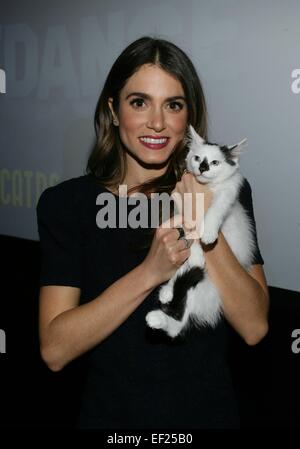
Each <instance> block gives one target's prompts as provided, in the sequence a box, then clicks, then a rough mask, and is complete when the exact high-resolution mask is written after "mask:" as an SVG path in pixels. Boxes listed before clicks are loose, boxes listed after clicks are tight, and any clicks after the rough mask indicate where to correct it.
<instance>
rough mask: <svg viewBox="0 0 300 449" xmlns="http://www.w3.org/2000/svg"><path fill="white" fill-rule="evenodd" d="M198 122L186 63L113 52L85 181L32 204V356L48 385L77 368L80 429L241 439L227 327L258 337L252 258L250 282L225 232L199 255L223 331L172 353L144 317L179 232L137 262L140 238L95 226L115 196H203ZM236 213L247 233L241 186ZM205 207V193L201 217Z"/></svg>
mask: <svg viewBox="0 0 300 449" xmlns="http://www.w3.org/2000/svg"><path fill="white" fill-rule="evenodd" d="M206 122H207V120H206V107H205V100H204V95H203V92H202V87H201V83H200V81H199V79H198V76H197V74H196V71H195V69H194V67H193V64H192V63H191V61H190V60H189V58H188V57H187V56H186V54H185V53H184V52H182V51H181V50H180V49H179V48H178V47H176V46H175V45H173V44H172V43H170V42H167V41H164V40H159V39H153V38H150V37H144V38H141V39H139V40H137V41H135V42H133V43H132V44H131V45H130V46H129V47H128V48H126V49H125V50H124V51H123V52H122V54H121V55H120V56H119V58H118V59H117V60H116V62H115V63H114V65H113V67H112V69H111V71H110V73H109V75H108V77H107V80H106V82H105V85H104V88H103V91H102V93H101V96H100V98H99V101H98V105H97V109H96V113H95V128H96V134H97V144H96V146H95V148H94V149H93V151H92V153H91V155H90V157H89V161H88V166H87V174H86V175H84V176H81V177H78V178H73V179H70V180H67V181H64V182H62V183H60V184H58V185H56V186H54V187H51V188H48V189H46V191H44V192H43V194H42V195H41V198H40V200H39V203H38V206H37V214H38V224H39V233H40V239H41V245H42V249H43V267H42V274H41V283H40V285H41V289H40V341H41V354H42V357H43V359H44V361H45V362H46V364H47V365H48V366H49V368H50V369H51V370H53V371H59V370H61V369H62V368H63V367H64V366H65V365H67V364H68V363H69V362H71V361H72V360H74V359H76V358H77V357H79V356H81V355H83V354H86V357H87V360H88V374H87V380H86V384H85V387H84V392H83V398H82V404H81V411H80V418H79V426H80V427H90V428H130V427H131V428H139V427H140V428H142V427H143V428H167V427H169V428H179V427H187V428H230V427H237V426H238V425H239V424H238V423H239V421H238V414H237V409H236V402H235V398H234V394H233V388H232V384H231V378H230V375H229V369H228V366H227V359H226V338H227V323H230V325H231V326H232V327H233V328H234V329H235V330H236V331H237V332H238V333H239V334H240V335H241V337H242V338H243V339H244V340H245V341H246V342H247V343H248V344H249V345H254V344H256V343H258V342H259V341H260V340H261V339H262V338H263V337H264V335H265V334H266V332H267V328H268V326H267V313H268V289H267V285H266V280H265V276H264V272H263V269H262V264H263V259H262V258H261V255H260V252H259V249H258V247H257V248H256V255H255V258H254V260H253V265H252V268H251V270H250V272H249V273H248V272H246V271H245V270H244V268H243V267H242V266H241V265H240V264H239V262H238V261H237V259H236V258H235V256H234V255H233V253H232V252H231V250H230V248H229V246H228V245H227V243H226V241H225V239H224V237H223V235H222V233H221V232H220V234H219V237H218V240H217V243H216V244H215V245H214V246H213V247H210V248H205V258H206V266H207V270H208V274H209V276H210V277H211V279H212V281H213V282H214V283H215V285H216V286H217V288H218V289H219V291H220V293H221V297H222V300H223V304H224V316H225V318H226V320H225V319H223V320H222V321H221V322H220V323H219V325H218V326H217V327H216V328H214V329H211V328H207V329H203V330H202V331H199V330H192V331H191V332H190V333H188V334H186V335H185V336H183V337H181V338H179V337H178V338H175V339H174V340H172V339H170V338H169V337H167V336H166V335H165V334H164V333H163V332H162V331H155V330H153V329H150V328H148V327H147V325H146V322H145V316H146V314H147V312H148V311H150V310H153V308H154V306H155V301H156V295H155V294H156V292H157V287H158V286H159V285H160V284H161V283H163V282H165V281H167V280H168V279H169V278H170V277H171V276H172V275H173V274H174V272H175V271H176V270H177V268H178V267H179V266H180V265H181V264H182V263H183V262H184V261H185V260H186V258H187V257H188V256H189V254H190V249H189V248H188V247H187V245H186V244H185V243H186V242H185V241H184V240H183V239H179V233H178V229H176V228H175V226H174V227H170V228H163V227H162V226H160V227H158V228H157V229H156V230H154V233H153V234H152V237H153V238H152V241H151V244H150V248H149V247H148V248H146V249H142V250H141V251H136V250H134V249H132V243H134V244H136V245H137V246H139V244H142V243H144V238H145V234H144V233H143V232H142V230H141V229H139V228H138V229H130V228H105V229H99V228H98V227H97V225H96V220H95V217H96V215H97V212H98V211H99V207H98V206H97V204H96V198H97V196H98V195H99V193H110V192H111V193H112V194H113V197H114V200H115V201H116V202H117V203H118V202H120V201H121V200H123V199H121V198H120V197H118V195H117V190H118V186H119V185H120V184H126V185H127V186H128V190H129V192H134V191H136V190H138V191H140V192H145V193H147V194H149V193H150V192H162V191H165V192H169V193H171V192H172V191H177V192H179V193H180V194H183V193H184V192H194V193H196V192H204V190H203V186H200V184H198V183H197V182H196V180H195V179H194V177H193V176H192V175H190V174H183V170H184V158H185V154H186V148H185V145H184V136H185V134H186V131H187V127H188V125H189V124H192V125H193V126H194V128H195V129H196V130H197V131H198V132H199V134H201V135H202V136H204V137H206ZM155 139H156V140H155ZM157 139H158V140H157ZM130 189H132V190H131V191H130ZM240 201H241V202H242V203H243V204H244V207H246V208H247V209H248V211H249V214H250V215H251V216H252V219H253V221H254V216H253V210H252V202H251V189H250V186H249V184H248V183H245V185H244V186H243V189H242V191H241V194H240ZM209 203H210V194H209V192H207V191H206V193H205V210H206V209H207V208H208V207H209ZM173 224H174V223H173ZM254 225H255V222H254ZM254 229H255V227H254Z"/></svg>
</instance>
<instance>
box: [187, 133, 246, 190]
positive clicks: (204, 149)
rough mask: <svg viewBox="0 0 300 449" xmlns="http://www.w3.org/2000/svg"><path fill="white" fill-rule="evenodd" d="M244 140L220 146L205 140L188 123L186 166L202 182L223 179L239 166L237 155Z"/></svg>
mask: <svg viewBox="0 0 300 449" xmlns="http://www.w3.org/2000/svg"><path fill="white" fill-rule="evenodd" d="M246 140H247V139H244V140H242V141H241V142H239V143H237V144H236V145H231V146H226V145H223V146H220V145H218V144H215V143H209V142H206V141H205V140H204V139H203V138H202V137H201V136H199V134H197V133H196V131H195V130H194V128H193V127H192V126H191V125H190V126H189V136H188V140H187V141H188V145H189V152H188V154H187V157H186V168H187V170H188V171H189V172H191V173H193V174H194V175H195V176H196V178H197V180H198V181H200V182H202V183H209V182H216V183H217V182H221V181H224V180H225V179H227V178H229V177H230V176H231V175H233V173H234V172H236V171H237V169H238V168H239V156H240V154H241V150H242V147H244V145H245V143H246Z"/></svg>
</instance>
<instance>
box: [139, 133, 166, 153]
mask: <svg viewBox="0 0 300 449" xmlns="http://www.w3.org/2000/svg"><path fill="white" fill-rule="evenodd" d="M169 140H170V137H150V136H149V137H148V136H143V137H139V141H140V142H141V144H143V145H144V146H145V147H147V148H150V149H151V150H161V149H162V148H164V147H165V146H167V145H168V143H169Z"/></svg>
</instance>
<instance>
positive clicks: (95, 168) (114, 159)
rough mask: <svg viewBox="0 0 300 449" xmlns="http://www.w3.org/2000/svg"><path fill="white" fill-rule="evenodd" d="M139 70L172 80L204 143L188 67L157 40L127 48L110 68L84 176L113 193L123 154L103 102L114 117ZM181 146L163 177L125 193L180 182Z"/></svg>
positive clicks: (198, 93) (198, 90) (198, 95)
mask: <svg viewBox="0 0 300 449" xmlns="http://www.w3.org/2000/svg"><path fill="white" fill-rule="evenodd" d="M144 64H155V65H157V66H159V67H160V68H162V69H163V70H165V71H166V72H167V73H169V74H171V75H172V76H173V77H175V78H176V79H178V81H179V82H180V83H181V85H182V87H183V90H184V93H185V96H186V99H187V106H188V123H189V124H191V125H193V127H194V128H195V130H196V131H197V132H198V133H199V134H200V135H201V136H202V137H203V138H206V137H207V109H206V103H205V97H204V93H203V89H202V85H201V82H200V80H199V77H198V75H197V72H196V70H195V68H194V66H193V63H192V62H191V60H190V59H189V58H188V56H187V55H186V54H185V53H184V52H183V51H182V50H181V49H180V48H178V47H177V46H176V45H174V44H173V43H171V42H168V41H166V40H163V39H156V38H152V37H142V38H140V39H138V40H136V41H134V42H132V43H131V44H130V45H129V46H128V47H127V48H125V50H124V51H123V52H122V53H121V54H120V56H119V57H118V58H117V59H116V61H115V62H114V64H113V66H112V68H111V70H110V72H109V74H108V76H107V79H106V81H105V84H104V87H103V90H102V92H101V95H100V98H99V100H98V103H97V107H96V111H95V116H94V127H95V132H96V143H95V146H94V148H93V149H92V151H91V154H90V156H89V158H88V163H87V167H86V173H87V174H91V175H93V176H94V178H95V179H96V180H97V181H99V183H100V184H102V185H104V186H106V187H114V188H115V187H118V185H119V184H122V182H123V180H124V178H125V174H126V173H125V167H126V166H125V151H124V149H123V146H122V142H121V141H120V137H119V131H118V127H116V126H114V124H113V117H112V113H111V111H110V109H109V106H108V99H109V98H110V97H112V98H113V107H114V111H115V112H116V114H118V109H119V99H120V91H121V90H122V88H123V87H124V85H125V84H126V81H127V80H128V79H129V78H130V77H131V76H132V75H133V74H134V73H135V72H136V71H137V70H138V69H139V68H140V67H141V66H142V65H144ZM186 152H187V148H186V142H185V140H183V141H182V142H180V143H179V144H178V145H177V146H176V148H175V150H174V151H173V153H172V155H171V156H170V160H169V164H168V166H167V170H166V172H165V173H164V174H163V175H162V176H159V177H156V178H154V179H151V180H150V181H148V182H147V183H144V184H141V185H139V186H137V187H135V188H132V189H130V191H131V190H138V191H139V192H142V193H146V194H148V193H150V192H157V193H160V192H168V193H171V191H172V190H173V189H174V187H175V184H176V182H177V181H178V180H179V179H180V178H181V176H182V173H183V170H184V168H185V166H184V160H185V156H186Z"/></svg>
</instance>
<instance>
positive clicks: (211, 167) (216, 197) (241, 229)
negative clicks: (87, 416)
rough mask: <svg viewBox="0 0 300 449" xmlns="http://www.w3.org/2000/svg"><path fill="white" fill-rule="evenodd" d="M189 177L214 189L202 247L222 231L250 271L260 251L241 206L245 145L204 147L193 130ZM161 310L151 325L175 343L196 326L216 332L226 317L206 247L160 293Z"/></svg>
mask: <svg viewBox="0 0 300 449" xmlns="http://www.w3.org/2000/svg"><path fill="white" fill-rule="evenodd" d="M189 131H190V136H189V152H188V154H187V157H186V167H187V171H188V172H190V173H192V174H194V175H195V177H196V179H197V180H198V181H199V182H200V183H205V184H209V188H210V190H211V191H212V192H213V197H212V202H211V205H210V207H209V209H208V210H207V212H206V214H205V217H204V230H203V233H202V236H201V241H202V242H203V243H204V244H210V243H213V242H215V240H216V239H217V238H218V233H219V231H220V230H221V231H222V233H223V235H224V237H225V239H226V241H227V243H228V244H229V246H230V248H231V250H232V251H233V253H234V254H235V256H236V258H237V259H238V261H239V262H240V264H241V265H242V266H244V268H245V269H247V270H248V269H249V268H250V265H251V260H252V255H253V252H254V248H255V243H254V236H253V229H252V223H251V221H250V219H249V217H248V215H247V213H246V211H245V210H244V208H243V206H242V205H241V204H240V202H239V201H238V195H239V191H240V188H241V186H242V184H243V182H244V177H243V176H242V174H241V173H240V171H239V156H240V153H241V149H242V147H243V145H244V143H245V142H246V139H244V140H243V141H241V142H239V143H238V144H236V145H233V146H219V145H217V144H212V143H209V142H206V141H204V139H202V137H200V136H199V135H198V134H197V133H196V131H195V130H194V128H193V127H192V126H190V128H189ZM159 301H160V302H161V304H162V305H161V308H160V309H157V310H153V311H151V312H149V313H148V314H147V315H146V321H147V324H148V325H149V326H150V327H151V328H154V329H162V330H164V331H166V332H167V334H168V335H169V336H170V337H176V336H177V335H179V334H180V333H181V331H182V330H184V329H187V328H188V326H189V325H191V324H194V325H196V326H198V327H200V326H203V325H209V326H215V325H216V324H217V322H218V321H219V319H220V317H221V314H222V302H221V298H220V296H219V293H218V291H217V289H216V287H215V286H214V285H213V283H212V282H211V281H210V279H209V277H208V275H207V273H206V270H205V258H204V253H203V250H202V246H201V245H200V244H199V242H197V241H194V242H193V244H192V246H191V253H190V256H189V258H188V259H187V260H186V261H185V262H184V263H183V264H182V265H181V267H180V268H179V269H178V270H177V271H176V273H175V274H174V275H173V276H172V278H171V279H170V280H169V281H168V282H167V283H165V284H163V286H162V287H161V288H160V290H159Z"/></svg>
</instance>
